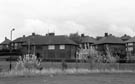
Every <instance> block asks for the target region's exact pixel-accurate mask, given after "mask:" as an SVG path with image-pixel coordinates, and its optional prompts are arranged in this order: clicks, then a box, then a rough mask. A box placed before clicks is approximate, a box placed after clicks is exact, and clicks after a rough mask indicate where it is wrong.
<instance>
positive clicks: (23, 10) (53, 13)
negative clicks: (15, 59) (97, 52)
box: [0, 0, 135, 42]
mask: <svg viewBox="0 0 135 84" xmlns="http://www.w3.org/2000/svg"><path fill="white" fill-rule="evenodd" d="M12 28H15V31H14V32H13V39H15V38H17V37H20V36H22V35H30V34H31V33H32V32H35V33H37V34H41V35H45V34H46V33H47V32H55V33H56V34H64V35H65V34H67V35H68V34H69V33H75V32H79V33H85V34H87V35H90V36H94V37H95V36H102V35H104V32H108V33H112V34H113V35H116V36H122V35H123V34H128V35H131V36H134V35H135V1H134V0H0V42H1V41H3V40H4V37H5V36H7V37H8V38H10V30H11V29H12Z"/></svg>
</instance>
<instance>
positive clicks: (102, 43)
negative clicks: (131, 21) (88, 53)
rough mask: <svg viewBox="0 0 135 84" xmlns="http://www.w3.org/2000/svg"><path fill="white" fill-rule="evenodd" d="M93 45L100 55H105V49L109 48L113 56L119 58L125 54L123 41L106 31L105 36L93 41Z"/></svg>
mask: <svg viewBox="0 0 135 84" xmlns="http://www.w3.org/2000/svg"><path fill="white" fill-rule="evenodd" d="M95 47H96V49H97V50H98V51H100V52H101V54H102V55H106V49H107V48H109V50H110V52H111V53H112V55H113V56H116V55H117V56H120V58H121V59H122V58H125V56H126V52H125V43H124V42H123V41H122V40H121V39H120V38H118V37H115V36H113V35H111V34H110V35H108V33H105V36H104V37H103V38H101V39H100V40H99V41H97V42H96V43H95Z"/></svg>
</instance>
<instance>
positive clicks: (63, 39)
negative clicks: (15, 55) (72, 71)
mask: <svg viewBox="0 0 135 84" xmlns="http://www.w3.org/2000/svg"><path fill="white" fill-rule="evenodd" d="M13 44H14V48H15V49H21V50H22V52H23V54H27V53H35V54H36V55H37V56H38V57H41V58H43V59H63V58H64V59H74V58H75V56H76V49H77V44H76V43H75V42H74V41H72V40H70V39H69V38H68V37H67V36H64V35H55V34H54V33H49V34H47V35H46V36H41V35H36V34H35V33H32V35H30V36H27V37H26V36H23V37H20V38H17V39H16V40H14V41H13ZM29 50H30V51H29Z"/></svg>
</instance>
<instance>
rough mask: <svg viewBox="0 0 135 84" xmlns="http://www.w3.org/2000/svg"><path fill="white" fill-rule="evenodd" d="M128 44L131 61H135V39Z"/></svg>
mask: <svg viewBox="0 0 135 84" xmlns="http://www.w3.org/2000/svg"><path fill="white" fill-rule="evenodd" d="M125 43H126V52H127V56H128V58H129V59H134V60H135V37H133V38H131V39H129V40H128V41H126V42H125Z"/></svg>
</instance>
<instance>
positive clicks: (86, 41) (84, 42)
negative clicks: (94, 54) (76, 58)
mask: <svg viewBox="0 0 135 84" xmlns="http://www.w3.org/2000/svg"><path fill="white" fill-rule="evenodd" d="M95 42H96V40H95V39H94V38H93V37H90V36H85V35H84V34H82V35H81V43H80V45H79V46H80V48H81V49H90V48H91V47H92V45H93V44H94V43H95Z"/></svg>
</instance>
